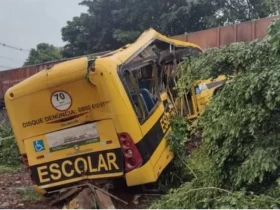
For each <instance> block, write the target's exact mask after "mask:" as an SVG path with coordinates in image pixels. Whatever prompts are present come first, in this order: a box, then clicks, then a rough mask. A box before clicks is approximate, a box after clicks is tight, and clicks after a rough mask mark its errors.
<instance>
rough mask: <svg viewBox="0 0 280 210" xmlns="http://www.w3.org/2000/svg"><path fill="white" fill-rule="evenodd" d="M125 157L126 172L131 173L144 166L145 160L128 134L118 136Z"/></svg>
mask: <svg viewBox="0 0 280 210" xmlns="http://www.w3.org/2000/svg"><path fill="white" fill-rule="evenodd" d="M118 136H119V140H120V144H121V148H122V152H123V155H124V163H125V171H126V172H129V171H131V170H133V169H135V168H138V167H139V166H141V165H142V163H143V159H142V157H141V155H140V153H139V151H138V149H137V147H136V146H135V144H134V142H133V141H132V139H131V137H130V135H129V134H128V133H120V134H118Z"/></svg>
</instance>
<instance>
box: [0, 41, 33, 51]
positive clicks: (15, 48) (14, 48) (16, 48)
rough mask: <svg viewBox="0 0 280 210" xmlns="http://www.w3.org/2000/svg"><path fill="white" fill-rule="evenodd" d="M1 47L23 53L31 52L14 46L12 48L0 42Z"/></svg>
mask: <svg viewBox="0 0 280 210" xmlns="http://www.w3.org/2000/svg"><path fill="white" fill-rule="evenodd" d="M0 45H2V46H3V47H7V48H10V49H13V50H19V51H22V52H30V50H25V49H22V48H18V47H14V46H11V45H8V44H5V43H1V42H0Z"/></svg>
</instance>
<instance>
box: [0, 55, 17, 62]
mask: <svg viewBox="0 0 280 210" xmlns="http://www.w3.org/2000/svg"><path fill="white" fill-rule="evenodd" d="M0 58H4V59H7V60H10V61H18V62H23V61H22V60H18V59H14V58H11V57H6V56H2V55H0Z"/></svg>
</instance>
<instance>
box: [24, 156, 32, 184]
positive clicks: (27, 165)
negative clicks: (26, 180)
mask: <svg viewBox="0 0 280 210" xmlns="http://www.w3.org/2000/svg"><path fill="white" fill-rule="evenodd" d="M21 158H22V161H23V163H24V165H25V166H26V167H27V169H28V172H29V175H30V178H31V181H32V183H33V184H35V180H34V179H33V176H32V173H31V170H30V168H29V163H28V158H27V154H22V155H21Z"/></svg>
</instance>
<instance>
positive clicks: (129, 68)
mask: <svg viewBox="0 0 280 210" xmlns="http://www.w3.org/2000/svg"><path fill="white" fill-rule="evenodd" d="M138 62H139V63H140V64H138V65H135V63H137V61H136V62H134V63H130V64H127V65H124V66H121V67H120V68H119V70H120V71H119V76H120V80H121V82H122V85H123V87H124V89H125V92H126V95H127V96H128V98H129V101H130V103H131V105H132V107H133V110H134V112H135V115H136V116H137V111H136V108H135V105H134V101H133V99H132V97H131V95H130V90H129V89H128V87H127V84H126V82H125V79H124V76H125V73H127V72H129V74H130V75H131V76H132V77H133V75H132V72H133V71H136V70H140V69H141V68H143V67H145V66H148V65H156V62H155V60H154V59H153V57H152V58H151V57H149V58H148V59H144V62H140V61H138ZM155 70H156V71H157V70H158V69H157V67H156V68H155ZM140 71H141V70H140ZM134 79H135V78H134ZM135 82H136V81H135ZM134 88H135V90H136V92H137V94H136V95H137V99H138V101H140V102H141V106H144V104H142V100H141V97H140V91H139V87H138V86H137V85H136V87H134ZM156 97H157V102H156V104H155V105H154V107H153V108H152V109H151V111H150V112H149V113H148V115H147V116H144V119H142V120H140V119H139V118H138V116H137V119H138V121H139V123H140V125H143V124H145V123H146V122H147V120H149V119H150V117H151V116H152V115H153V114H154V112H155V111H156V110H157V109H158V108H159V107H160V104H161V103H162V100H161V98H160V92H158V93H157V96H156ZM142 116H143V114H142Z"/></svg>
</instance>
